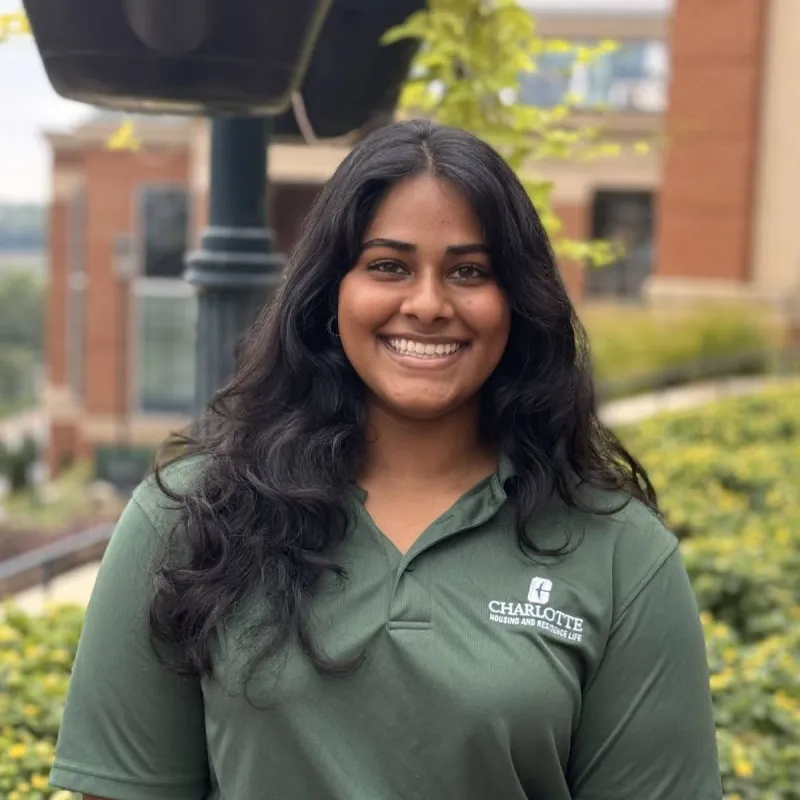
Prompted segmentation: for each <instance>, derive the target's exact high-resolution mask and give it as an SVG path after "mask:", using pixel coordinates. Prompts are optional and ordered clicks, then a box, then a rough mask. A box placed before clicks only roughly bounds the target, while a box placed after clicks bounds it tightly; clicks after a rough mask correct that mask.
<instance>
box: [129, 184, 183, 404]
mask: <svg viewBox="0 0 800 800" xmlns="http://www.w3.org/2000/svg"><path fill="white" fill-rule="evenodd" d="M138 209H139V220H138V222H139V230H138V238H139V242H140V244H139V247H140V252H141V259H142V262H141V272H140V275H139V276H138V277H137V278H136V280H135V282H134V294H135V308H136V310H135V316H134V323H135V328H134V330H135V331H136V334H135V336H136V344H137V352H136V359H135V364H136V381H135V383H136V406H137V408H138V410H139V411H143V412H148V413H163V414H173V413H174V414H189V413H191V410H192V406H193V400H194V375H195V358H196V356H195V336H196V325H197V299H196V297H195V294H194V289H193V288H192V287H191V286H190V285H189V284H187V283H186V282H185V281H184V279H183V272H184V259H185V254H186V248H187V245H188V239H189V219H190V214H189V194H188V189H187V187H186V186H185V185H182V184H162V185H148V186H145V187H143V188H142V189H141V191H140V193H139V203H138Z"/></svg>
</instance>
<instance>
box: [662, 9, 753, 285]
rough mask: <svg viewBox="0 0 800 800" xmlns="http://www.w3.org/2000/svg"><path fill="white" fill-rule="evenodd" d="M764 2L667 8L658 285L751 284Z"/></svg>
mask: <svg viewBox="0 0 800 800" xmlns="http://www.w3.org/2000/svg"><path fill="white" fill-rule="evenodd" d="M767 2H768V0H677V2H676V4H675V10H674V16H673V24H672V31H671V35H670V46H671V54H672V80H671V85H670V98H669V109H668V113H667V117H666V134H667V155H666V163H665V174H664V184H663V187H662V190H661V197H660V200H659V222H658V233H657V235H658V263H657V268H656V271H657V275H658V277H666V278H676V277H683V278H692V279H724V280H728V281H745V280H747V279H748V277H749V274H750V252H751V236H752V221H753V210H754V181H755V167H756V151H757V147H758V123H759V111H760V96H761V83H762V62H763V50H764V37H765V31H764V28H765V9H766V5H767Z"/></svg>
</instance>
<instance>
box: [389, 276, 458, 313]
mask: <svg viewBox="0 0 800 800" xmlns="http://www.w3.org/2000/svg"><path fill="white" fill-rule="evenodd" d="M436 272H438V270H437V271H434V270H426V271H425V272H424V273H421V274H419V275H418V276H417V278H416V279H415V280H413V281H409V283H408V291H407V293H406V296H405V298H404V299H403V304H402V306H401V308H400V311H401V312H402V313H403V314H406V315H407V316H410V317H415V318H416V319H418V320H419V321H420V322H422V323H424V324H428V325H430V324H432V323H434V322H437V321H438V320H441V319H448V318H450V317H451V316H453V306H452V304H451V302H450V298H449V296H448V292H447V287H446V286H445V285H444V282H443V281H442V280H441V278H440V276H439V275H438V274H436Z"/></svg>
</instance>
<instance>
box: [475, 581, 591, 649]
mask: <svg viewBox="0 0 800 800" xmlns="http://www.w3.org/2000/svg"><path fill="white" fill-rule="evenodd" d="M552 593H553V581H551V580H550V579H549V578H540V577H535V578H533V580H531V583H530V586H529V587H528V602H527V603H520V602H513V601H510V602H504V601H502V600H492V601H490V603H489V619H490V620H491V621H492V622H496V623H499V624H500V625H511V626H520V627H528V628H539V629H540V630H543V631H546V632H548V633H552V634H555V635H556V636H558V637H559V638H561V639H565V640H566V641H568V642H580V640H581V639H582V638H583V617H576V616H574V615H573V614H567V613H566V612H564V611H559V610H558V609H557V608H553V607H552V606H551V605H549V603H550V596H551V594H552Z"/></svg>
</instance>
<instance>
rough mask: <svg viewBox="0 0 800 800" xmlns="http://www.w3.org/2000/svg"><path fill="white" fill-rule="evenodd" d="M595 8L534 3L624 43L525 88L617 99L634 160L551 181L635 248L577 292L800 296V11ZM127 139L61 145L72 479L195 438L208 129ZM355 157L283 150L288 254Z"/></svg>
mask: <svg viewBox="0 0 800 800" xmlns="http://www.w3.org/2000/svg"><path fill="white" fill-rule="evenodd" d="M589 2H590V0H529V3H528V4H529V5H530V6H531V7H532V9H533V10H534V12H535V13H536V18H537V23H538V26H539V30H540V32H541V33H542V34H543V35H545V36H549V37H554V38H566V39H569V40H571V41H580V40H584V41H587V42H591V41H598V40H602V39H609V38H610V39H614V40H616V41H618V42H619V43H620V45H621V46H620V48H619V50H618V51H617V53H615V54H614V55H613V56H611V57H609V58H607V59H604V60H602V61H601V62H597V63H596V64H594V65H592V67H590V68H578V69H576V70H574V71H573V72H572V74H571V77H570V78H567V77H566V75H567V72H566V71H565V70H564V69H563V68H564V66H565V65H564V63H563V58H564V57H563V56H559V55H554V56H551V57H549V59H550V60H548V61H545V62H543V63H542V64H540V71H539V73H538V74H537V75H536V76H533V77H531V78H530V79H529V80H527V81H526V82H525V84H524V86H523V99H524V100H526V101H527V102H530V103H532V104H537V105H548V104H553V103H557V102H558V101H559V99H560V98H561V97H563V95H564V93H566V92H567V91H571V90H577V91H579V92H580V93H581V94H584V95H585V96H586V97H587V104H589V105H591V104H594V105H596V104H597V103H603V104H604V105H605V106H606V107H607V108H608V111H606V112H605V113H603V115H602V117H597V116H596V115H593V114H592V113H591V112H590V111H589V110H587V111H586V113H585V114H584V115H583V119H582V120H581V122H585V123H592V122H594V121H597V122H600V123H601V124H602V126H603V128H604V129H605V130H606V131H608V134H609V135H610V136H611V137H612V138H613V139H614V140H615V141H617V142H619V143H620V144H622V145H623V153H624V154H623V155H622V156H620V157H618V158H614V159H603V160H599V161H593V162H588V163H580V164H570V163H565V162H557V163H555V162H554V163H552V164H551V163H537V165H536V175H537V177H540V178H546V179H550V180H552V181H553V183H554V185H555V189H554V201H555V204H556V207H557V210H558V212H559V214H560V216H561V218H562V220H563V222H564V224H565V228H566V231H567V232H568V233H569V234H570V235H572V236H575V237H579V238H587V237H593V236H600V237H612V238H619V239H621V240H622V241H624V242H625V244H626V245H627V248H628V256H627V257H626V258H625V259H623V260H621V261H620V262H619V263H618V264H617V265H615V266H613V267H610V268H607V269H605V270H602V271H599V272H594V271H593V272H590V273H587V272H585V271H584V270H583V269H582V268H581V267H580V266H579V265H574V264H563V265H562V270H563V274H564V276H565V279H566V282H567V285H568V288H569V290H570V292H571V294H572V295H573V297H574V298H576V299H577V300H579V301H584V300H591V299H592V298H595V297H608V296H611V297H623V298H626V299H630V298H636V299H646V298H651V299H653V300H657V301H659V302H662V301H663V302H666V301H668V300H672V299H675V298H678V299H682V298H686V297H692V298H696V297H698V296H703V297H722V298H726V297H734V296H736V297H741V296H747V295H753V294H754V293H757V294H758V295H759V296H760V297H763V298H765V299H772V298H780V297H783V296H785V295H786V294H787V292H788V291H789V290H790V288H792V287H793V281H794V278H793V274H794V273H795V271H796V269H797V268H796V266H795V253H796V251H797V245H798V238H800V237H798V234H797V232H796V229H797V226H796V225H795V224H793V220H792V213H791V211H790V209H791V208H792V203H791V202H790V199H791V196H790V194H789V193H790V191H791V189H792V188H793V185H792V184H793V180H794V177H795V176H800V163H799V162H800V150H798V149H797V148H795V147H793V146H792V141H791V139H792V131H793V130H794V129H795V128H794V126H793V116H796V115H797V114H798V113H800V112H798V111H797V107H796V104H794V103H793V100H792V97H793V90H794V87H793V85H792V81H791V75H792V70H791V69H788V70H787V65H789V66H791V65H793V64H794V63H795V61H794V60H795V59H797V58H798V57H797V56H795V55H792V52H793V51H792V49H791V47H790V45H791V39H792V34H791V31H792V30H795V31H796V30H800V3H798V2H797V1H796V0H676V6H675V9H674V10H673V11H670V7H669V6H670V5H671V4H670V3H669V1H668V0H646V1H645V2H641V0H638V1H637V3H631V6H632V7H634V8H635V9H636V10H633V11H626V12H622V11H620V10H619V8H617V11H616V13H603V12H602V11H596V10H595V11H587V10H586V9H585V8H580V6H582V5H584V4H588V3H589ZM611 2H612V0H609V6H610V5H611ZM616 2H617V3H620V2H622V0H616ZM573 4H574V7H572V6H573ZM668 52H669V53H670V56H669V57H668ZM559 59H561V60H559ZM668 69H669V72H670V76H669V77H670V80H669V81H668ZM668 86H669V97H670V102H669V105H667V103H666V98H667V88H668ZM116 125H117V119H116V118H115V117H114V116H113V115H105V114H99V115H97V116H96V117H95V118H93V119H91V120H90V121H89V122H87V123H85V124H83V125H81V126H80V127H79V128H77V129H76V130H74V131H71V132H69V133H66V134H48V139H49V142H50V144H51V146H52V152H53V191H52V206H51V253H50V259H51V263H50V285H49V299H48V303H49V308H48V314H47V317H48V324H49V330H48V364H47V369H48V377H47V389H46V397H45V405H46V410H47V413H48V415H49V418H50V450H49V464H50V467H51V469H54V470H55V469H57V468H58V467H59V465H61V464H62V463H64V461H65V460H66V459H69V458H73V457H75V456H79V457H80V456H88V455H90V454H91V453H92V452H93V451H94V450H95V448H96V447H97V446H98V445H103V444H106V445H108V444H116V443H120V442H124V443H128V444H141V445H146V446H151V445H155V444H156V443H158V442H159V441H161V440H162V439H163V437H164V436H165V435H166V434H167V433H168V432H169V431H171V430H174V429H176V428H177V427H180V426H181V425H182V424H183V423H184V421H185V420H186V418H187V413H188V410H189V406H190V402H191V397H192V391H193V382H194V350H193V348H194V320H195V314H196V307H195V301H194V297H193V294H192V290H191V288H190V287H189V286H188V285H187V284H186V283H185V282H184V281H183V280H182V277H181V275H182V270H183V262H182V257H183V252H184V250H185V248H186V247H187V246H189V247H191V246H192V245H193V244H194V243H195V242H196V240H197V235H198V233H199V231H200V228H201V227H202V225H203V223H204V215H205V203H206V196H207V193H208V183H209V175H208V144H209V142H208V127H207V124H206V123H205V122H204V121H202V120H188V119H174V118H163V119H161V118H150V119H144V120H141V121H140V122H139V123H137V135H138V137H139V138H140V140H141V141H142V144H143V146H142V147H141V149H139V150H137V151H134V152H120V151H111V150H108V149H107V148H106V146H105V143H106V141H107V138H108V136H109V134H110V133H111V131H112V130H113V129H114V127H115V126H116ZM662 133H666V137H667V141H668V146H667V147H666V148H655V149H653V150H652V151H651V152H649V153H647V154H644V155H642V154H637V153H634V152H633V149H632V147H631V145H632V144H633V143H634V142H636V141H639V140H642V139H645V140H647V139H656V138H658V137H659V136H660V134H662ZM351 145H352V141H347V140H342V141H335V142H328V143H325V144H320V145H314V146H307V145H305V144H303V143H298V142H289V141H276V142H274V143H273V144H272V145H271V146H270V152H269V179H270V186H271V189H270V192H271V194H270V198H269V201H270V202H269V205H270V212H269V213H270V223H271V226H272V227H273V229H274V230H275V233H276V238H277V243H278V246H279V247H280V248H281V249H282V250H283V251H284V252H286V251H288V250H289V249H290V248H291V246H292V244H293V242H294V240H295V238H296V235H297V230H298V226H299V224H300V222H301V220H302V218H303V216H304V214H305V212H306V210H307V209H308V207H309V205H310V203H311V201H312V199H313V197H314V196H315V194H316V192H317V191H318V190H319V188H320V186H321V185H322V184H323V183H324V182H325V181H326V180H327V179H328V177H329V176H330V175H331V174H332V172H333V170H334V169H335V168H336V166H337V165H338V164H339V163H340V161H341V160H342V158H344V156H345V155H346V153H347V152H348V151H349V148H350V146H351ZM793 150H794V152H793ZM121 237H122V238H124V237H131V238H132V240H133V242H134V243H135V252H136V254H137V255H136V259H135V261H136V263H135V264H134V265H133V268H134V277H133V279H132V280H131V281H129V282H127V281H124V280H120V278H119V277H118V272H117V270H116V269H115V267H117V266H120V265H118V264H115V261H116V260H117V258H116V257H115V248H116V243H117V242H118V241H119V240H120V238H121ZM656 242H657V244H658V256H657V257H656V256H655V252H656V250H655V243H656ZM123 266H124V265H123Z"/></svg>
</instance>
